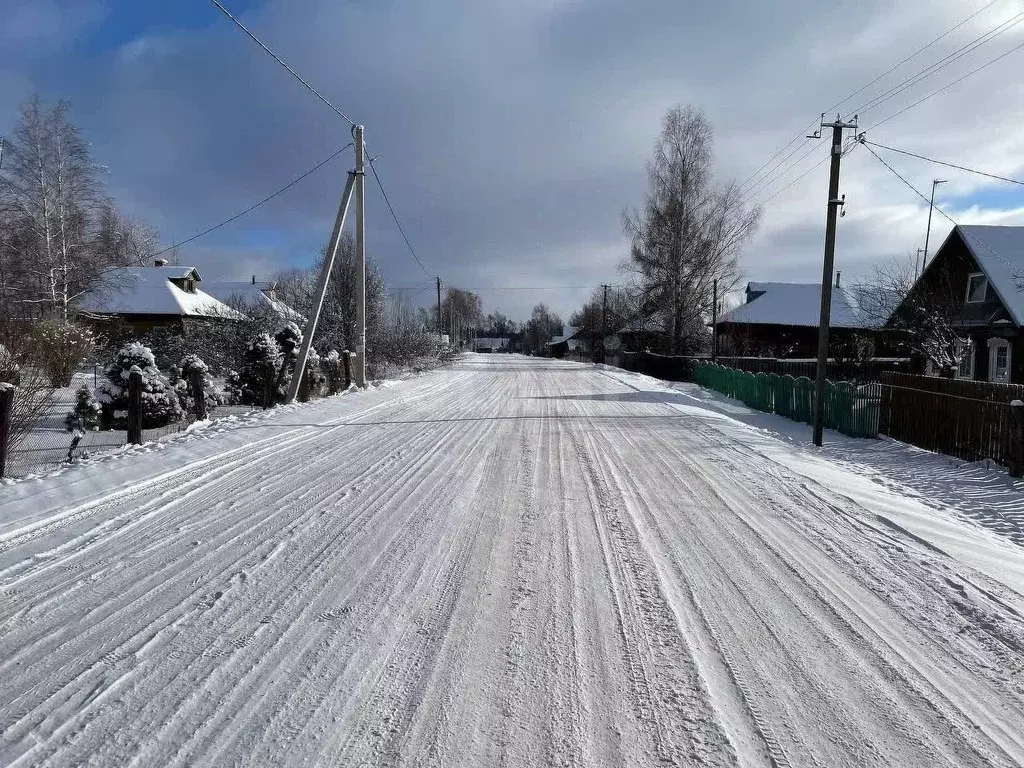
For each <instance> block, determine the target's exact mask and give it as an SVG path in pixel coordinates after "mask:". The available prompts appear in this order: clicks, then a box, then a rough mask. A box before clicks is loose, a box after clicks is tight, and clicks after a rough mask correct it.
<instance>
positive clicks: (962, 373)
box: [956, 341, 974, 379]
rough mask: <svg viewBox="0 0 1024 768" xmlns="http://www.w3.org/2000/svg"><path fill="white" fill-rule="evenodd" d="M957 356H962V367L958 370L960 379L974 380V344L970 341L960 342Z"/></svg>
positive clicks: (957, 374)
mask: <svg viewBox="0 0 1024 768" xmlns="http://www.w3.org/2000/svg"><path fill="white" fill-rule="evenodd" d="M956 349H957V354H958V355H962V357H961V358H960V366H959V367H958V368H957V369H956V377H957V378H958V379H973V378H974V344H973V342H970V341H958V342H957V343H956Z"/></svg>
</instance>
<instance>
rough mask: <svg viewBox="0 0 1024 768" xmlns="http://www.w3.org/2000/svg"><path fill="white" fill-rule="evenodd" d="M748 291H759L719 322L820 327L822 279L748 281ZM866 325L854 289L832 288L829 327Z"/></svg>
mask: <svg viewBox="0 0 1024 768" xmlns="http://www.w3.org/2000/svg"><path fill="white" fill-rule="evenodd" d="M747 291H748V295H749V294H755V293H756V294H758V295H756V296H753V297H752V298H751V299H750V300H749V301H748V302H747V303H745V304H740V305H739V306H738V307H736V308H735V309H732V310H730V311H729V312H726V313H725V314H724V315H722V316H721V317H719V318H718V322H719V323H720V324H721V323H742V324H744V325H792V326H801V327H813V328H817V327H818V322H819V320H820V317H821V283H748V284H747ZM867 325H868V323H867V321H866V320H865V318H863V317H862V315H861V313H860V310H859V307H858V303H857V299H856V294H855V292H854V291H852V290H850V289H848V288H845V287H840V288H833V289H832V312H831V317H830V322H829V327H830V328H864V327H866V326H867Z"/></svg>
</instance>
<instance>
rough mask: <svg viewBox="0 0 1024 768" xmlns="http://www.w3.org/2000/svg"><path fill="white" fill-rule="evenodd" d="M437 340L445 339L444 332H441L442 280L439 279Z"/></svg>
mask: <svg viewBox="0 0 1024 768" xmlns="http://www.w3.org/2000/svg"><path fill="white" fill-rule="evenodd" d="M437 338H438V340H443V339H444V332H443V331H442V330H441V278H440V277H439V278H437Z"/></svg>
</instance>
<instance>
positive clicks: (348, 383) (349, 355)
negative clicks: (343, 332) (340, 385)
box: [341, 349, 352, 389]
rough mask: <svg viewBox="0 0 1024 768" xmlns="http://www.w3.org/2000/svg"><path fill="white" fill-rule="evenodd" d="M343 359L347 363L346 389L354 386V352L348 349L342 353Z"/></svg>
mask: <svg viewBox="0 0 1024 768" xmlns="http://www.w3.org/2000/svg"><path fill="white" fill-rule="evenodd" d="M341 361H342V362H343V363H344V364H345V389H348V388H349V387H351V386H352V353H351V352H349V351H348V350H347V349H346V350H345V351H344V352H342V353H341Z"/></svg>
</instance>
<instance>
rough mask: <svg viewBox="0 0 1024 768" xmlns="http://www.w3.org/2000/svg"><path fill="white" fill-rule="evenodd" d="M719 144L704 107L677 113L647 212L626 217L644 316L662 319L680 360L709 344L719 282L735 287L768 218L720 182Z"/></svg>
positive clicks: (665, 126)
mask: <svg viewBox="0 0 1024 768" xmlns="http://www.w3.org/2000/svg"><path fill="white" fill-rule="evenodd" d="M712 142H713V134H712V129H711V125H710V123H709V122H708V120H707V118H706V117H705V116H704V114H703V113H702V112H701V111H700V110H699V109H696V108H694V107H692V106H677V107H674V108H672V109H670V110H669V111H668V113H667V114H666V115H665V118H664V120H663V123H662V131H661V135H660V136H659V137H658V139H657V141H656V142H655V145H654V155H653V157H652V158H651V160H650V162H648V164H647V176H648V193H647V199H646V201H645V203H644V206H643V209H642V210H639V211H638V210H634V211H632V212H626V213H625V214H624V216H623V223H624V229H625V231H626V234H627V235H628V236H629V238H630V240H631V248H630V255H629V259H628V260H627V261H626V262H625V263H624V265H623V266H624V269H625V270H626V271H627V272H629V273H631V274H632V275H633V277H634V279H635V281H636V283H637V286H638V288H639V290H640V293H641V302H640V303H641V311H642V312H643V313H644V314H645V315H647V316H649V317H654V318H657V319H658V320H659V322H660V323H661V324H662V325H663V326H664V331H665V334H666V336H667V338H668V347H669V351H671V352H674V353H677V354H678V353H684V352H689V351H692V350H693V348H694V347H696V346H701V345H703V344H704V343H705V342H706V338H705V337H706V336H707V332H706V329H705V325H706V323H707V320H708V317H709V316H710V314H711V301H712V282H713V281H714V280H715V279H716V278H717V279H718V281H719V286H720V289H721V290H722V291H723V292H724V291H727V290H730V289H731V288H733V287H734V284H735V282H736V279H737V270H736V260H737V257H738V254H739V250H740V247H741V246H742V244H743V243H744V242H745V241H746V240H748V239H749V238H750V236H751V235H752V234H753V233H754V231H755V230H756V228H757V226H758V223H759V221H760V216H761V211H760V209H759V208H757V207H750V206H748V205H747V204H746V202H745V201H744V200H743V196H742V194H741V191H740V189H739V187H738V185H736V184H734V183H729V184H726V185H724V186H723V185H717V184H715V182H714V179H713V175H712V159H713V155H712Z"/></svg>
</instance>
